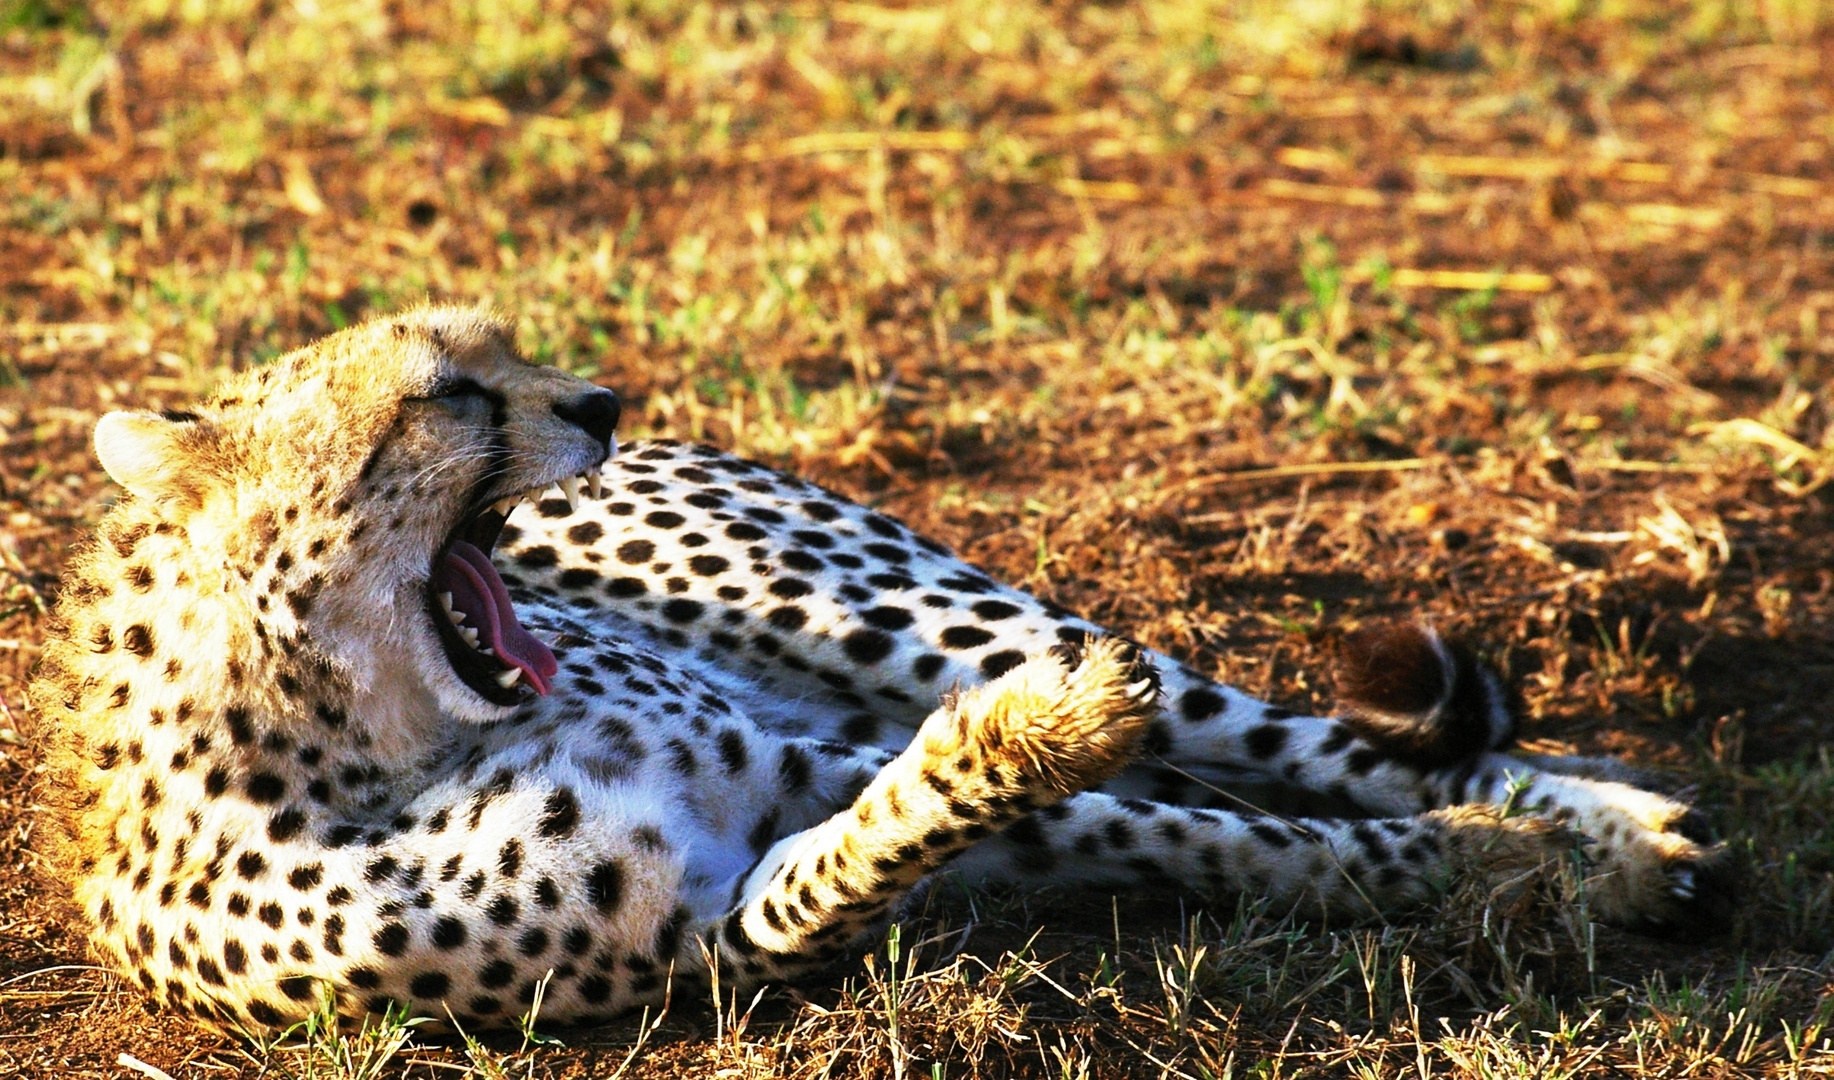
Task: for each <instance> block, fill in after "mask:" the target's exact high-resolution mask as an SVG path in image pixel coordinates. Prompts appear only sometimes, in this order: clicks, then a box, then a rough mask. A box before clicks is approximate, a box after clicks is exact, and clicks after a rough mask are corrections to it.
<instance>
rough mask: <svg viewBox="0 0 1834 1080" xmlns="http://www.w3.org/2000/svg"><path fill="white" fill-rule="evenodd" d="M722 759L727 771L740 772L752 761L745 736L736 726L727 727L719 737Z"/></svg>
mask: <svg viewBox="0 0 1834 1080" xmlns="http://www.w3.org/2000/svg"><path fill="white" fill-rule="evenodd" d="M718 741H719V748H720V761H721V762H722V763H724V764H725V766H726V771H727V772H738V771H739V770H740V769H743V768H744V767H745V766H746V764H747V762H749V761H750V755H749V754H748V753H747V752H746V749H745V736H743V735H741V734H739V732H738V730H737V729H736V728H726V729H725V730H723V731H721V732H720V737H719V740H718Z"/></svg>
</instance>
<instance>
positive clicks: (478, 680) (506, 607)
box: [427, 468, 600, 705]
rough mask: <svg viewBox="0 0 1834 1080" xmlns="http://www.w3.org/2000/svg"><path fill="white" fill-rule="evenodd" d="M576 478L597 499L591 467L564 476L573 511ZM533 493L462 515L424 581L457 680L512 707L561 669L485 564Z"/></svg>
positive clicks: (542, 689)
mask: <svg viewBox="0 0 1834 1080" xmlns="http://www.w3.org/2000/svg"><path fill="white" fill-rule="evenodd" d="M582 480H584V481H585V482H586V483H587V484H589V485H590V487H591V490H592V496H593V498H598V497H599V494H600V480H599V470H598V469H597V468H593V469H589V470H587V471H586V473H585V475H584V476H583V477H579V476H569V477H567V478H565V479H564V480H562V481H560V491H561V494H562V495H563V496H564V497H565V498H566V500H567V504H568V505H569V506H571V507H574V508H577V507H578V506H579V498H580V484H581V481H582ZM536 494H537V492H536V491H531V492H527V493H525V494H521V495H510V496H508V497H506V498H502V499H498V500H497V501H496V502H494V503H491V504H489V505H486V506H484V507H482V508H480V509H479V510H477V511H476V512H474V513H471V514H468V515H466V517H465V518H464V520H462V521H460V522H459V524H458V525H457V526H456V527H455V528H454V529H453V530H452V533H451V535H449V536H448V537H447V538H446V542H445V543H444V544H443V545H441V546H440V549H439V551H438V552H436V553H435V554H434V556H433V566H432V569H431V572H430V573H429V574H428V576H427V608H428V611H427V614H428V617H429V618H430V619H432V620H433V625H434V626H435V627H437V628H438V632H439V639H440V644H441V645H443V646H444V647H445V651H446V659H447V660H448V661H449V662H450V663H451V664H452V670H453V671H454V672H455V673H456V674H457V675H458V677H459V679H460V681H462V682H464V684H465V685H466V686H469V687H470V688H471V689H472V690H473V691H475V692H476V693H477V694H478V695H479V696H481V697H483V698H484V699H485V700H486V701H490V702H493V703H495V704H497V705H514V704H517V703H518V702H520V701H522V700H523V699H524V698H526V697H527V696H528V695H529V694H530V693H531V692H532V693H534V694H539V695H546V694H547V693H548V691H549V690H551V689H552V688H553V683H552V681H551V680H552V679H553V678H554V673H555V672H556V671H558V670H559V668H560V665H559V663H558V662H557V661H556V660H555V659H554V653H553V652H552V651H550V650H549V649H548V647H547V645H546V644H544V643H543V642H542V641H541V639H540V638H537V637H536V636H535V635H533V634H531V633H529V632H528V631H527V630H526V629H524V628H523V626H522V623H521V622H520V620H518V619H517V618H516V609H515V607H514V606H513V605H512V604H511V603H510V599H509V589H508V588H507V587H506V586H505V585H504V584H503V577H502V575H501V574H499V573H497V568H496V567H495V566H493V565H491V562H490V553H491V549H492V548H493V547H495V546H496V543H497V538H498V537H499V536H501V535H502V534H503V525H504V522H506V521H508V520H509V515H510V514H511V513H513V512H514V511H515V509H516V507H517V506H519V505H521V504H522V502H523V501H524V500H525V499H528V498H531V497H533V496H534V495H536Z"/></svg>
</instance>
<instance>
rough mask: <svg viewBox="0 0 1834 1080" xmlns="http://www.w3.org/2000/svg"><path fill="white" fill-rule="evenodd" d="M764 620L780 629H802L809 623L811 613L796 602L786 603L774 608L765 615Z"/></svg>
mask: <svg viewBox="0 0 1834 1080" xmlns="http://www.w3.org/2000/svg"><path fill="white" fill-rule="evenodd" d="M764 621H765V622H768V623H770V624H771V625H772V626H774V627H776V628H777V629H779V630H800V629H802V628H803V626H804V625H806V624H807V623H808V621H809V615H808V612H805V611H803V610H802V609H801V608H799V607H797V606H796V605H795V604H784V605H782V606H781V607H776V608H772V609H771V612H770V614H768V615H766V616H765V617H764Z"/></svg>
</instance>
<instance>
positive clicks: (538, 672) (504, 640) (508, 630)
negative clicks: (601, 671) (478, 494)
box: [439, 540, 560, 696]
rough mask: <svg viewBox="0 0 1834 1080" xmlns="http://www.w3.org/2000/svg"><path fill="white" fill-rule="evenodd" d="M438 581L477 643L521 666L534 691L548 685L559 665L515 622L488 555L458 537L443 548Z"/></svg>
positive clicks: (507, 665) (506, 661) (509, 664)
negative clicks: (472, 630)
mask: <svg viewBox="0 0 1834 1080" xmlns="http://www.w3.org/2000/svg"><path fill="white" fill-rule="evenodd" d="M440 569H441V570H442V571H444V572H443V573H442V574H441V575H440V581H439V584H440V586H441V587H442V588H444V589H446V590H448V591H450V592H451V593H452V606H453V607H454V608H455V609H457V610H459V611H462V612H464V613H465V623H466V625H468V626H471V627H474V628H476V629H477V632H478V641H479V644H480V645H482V646H483V647H484V648H487V649H490V650H491V651H493V652H495V653H496V654H497V660H498V661H499V662H500V663H502V664H503V666H504V667H505V668H510V667H516V668H521V669H522V676H523V678H525V679H527V680H528V684H529V685H530V686H531V687H533V688H534V690H535V692H536V693H537V694H542V695H544V696H545V695H546V694H547V692H548V691H549V690H550V689H551V688H552V684H551V683H549V681H548V680H549V679H550V678H552V677H553V675H554V673H555V672H556V671H559V670H560V664H559V663H558V662H557V661H556V660H555V659H554V654H553V653H552V652H549V651H548V647H547V646H546V645H543V644H542V643H541V641H540V640H539V639H537V638H536V637H535V635H533V634H531V633H529V632H528V631H527V630H524V629H523V628H522V624H521V623H519V622H517V621H516V609H515V608H514V607H513V606H511V605H510V602H509V590H508V589H506V588H504V587H503V579H502V578H501V577H499V576H497V568H496V567H494V566H492V565H490V557H489V556H488V555H485V554H484V553H483V552H482V551H479V550H478V549H477V548H476V547H474V546H472V545H471V544H467V543H465V542H464V541H463V540H460V541H458V542H456V543H454V544H453V545H452V547H451V549H450V550H448V551H447V552H446V558H445V562H444V563H443V565H442V566H441V567H440Z"/></svg>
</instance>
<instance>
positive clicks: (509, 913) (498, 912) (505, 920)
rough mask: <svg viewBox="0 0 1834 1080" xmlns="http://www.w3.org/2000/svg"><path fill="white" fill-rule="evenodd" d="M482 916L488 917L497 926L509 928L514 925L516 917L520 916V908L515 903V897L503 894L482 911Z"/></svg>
mask: <svg viewBox="0 0 1834 1080" xmlns="http://www.w3.org/2000/svg"><path fill="white" fill-rule="evenodd" d="M484 914H485V915H488V916H489V917H490V921H491V922H494V923H496V924H497V925H498V926H511V925H513V924H514V923H515V921H516V917H517V916H518V915H520V914H522V907H521V905H520V904H517V903H516V898H515V897H513V896H510V895H509V894H508V893H505V894H503V895H501V896H499V897H497V898H496V899H494V900H492V901H491V902H490V906H489V907H486V908H485V909H484Z"/></svg>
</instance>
